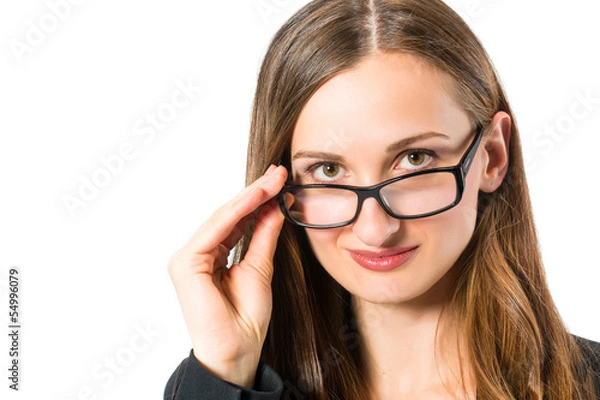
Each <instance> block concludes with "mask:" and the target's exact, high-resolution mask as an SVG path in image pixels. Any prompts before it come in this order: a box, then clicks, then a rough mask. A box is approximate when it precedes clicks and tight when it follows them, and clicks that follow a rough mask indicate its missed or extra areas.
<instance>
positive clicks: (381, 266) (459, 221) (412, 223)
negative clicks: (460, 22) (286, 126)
mask: <svg viewBox="0 0 600 400" xmlns="http://www.w3.org/2000/svg"><path fill="white" fill-rule="evenodd" d="M443 79H444V78H443V77H442V75H441V73H438V72H436V70H434V69H433V68H431V67H430V66H428V65H426V64H425V63H423V62H421V61H420V60H419V59H417V58H415V57H414V56H411V55H407V54H402V53H387V54H378V55H374V56H370V57H368V58H366V59H364V60H363V61H362V62H361V63H360V64H358V65H357V66H356V67H355V68H353V69H351V70H347V71H344V72H342V73H340V74H338V75H336V76H335V77H333V78H332V79H330V80H329V81H327V82H326V83H325V84H324V85H322V86H321V87H320V88H319V89H318V90H317V91H316V93H315V94H314V95H313V96H312V97H311V99H310V100H309V101H308V103H307V104H306V106H305V107H304V109H303V110H302V112H301V114H300V117H299V119H298V122H297V124H296V126H295V129H294V133H293V137H292V144H291V154H292V174H293V179H294V183H296V184H309V183H335V184H344V185H357V186H368V185H374V184H377V183H380V182H382V181H384V180H387V179H390V178H393V177H396V176H399V175H402V174H406V173H409V172H413V171H417V170H420V169H425V168H433V167H443V166H453V165H455V164H457V163H458V162H459V161H460V159H461V157H462V155H463V154H464V153H465V151H466V150H467V148H468V146H469V144H470V143H471V141H472V140H473V137H474V135H475V132H474V131H473V130H472V129H471V127H470V123H469V120H468V117H467V115H466V113H465V112H464V111H463V110H462V109H461V108H460V107H459V106H458V105H457V103H456V102H455V101H454V100H453V98H452V97H451V95H450V94H449V92H448V90H447V89H448V83H447V81H446V83H444V82H443ZM407 139H410V140H407ZM480 147H481V146H480ZM482 152H483V151H482V149H481V148H480V149H478V152H477V154H476V157H475V159H474V161H473V164H472V166H471V169H470V171H469V174H468V176H467V179H466V188H465V192H464V197H463V199H462V201H461V202H460V203H459V204H458V205H457V206H456V207H454V208H452V209H450V210H449V211H446V212H443V213H441V214H438V215H435V216H432V217H428V218H423V219H416V220H398V219H395V218H393V217H391V216H389V215H388V214H387V213H386V212H385V211H384V210H383V209H382V208H381V206H380V205H379V204H378V203H377V201H376V200H375V199H374V198H368V199H366V200H365V202H364V204H363V206H362V209H361V212H360V214H359V216H358V219H357V220H356V221H355V222H354V223H353V224H352V225H349V226H345V227H341V228H333V229H322V230H321V229H311V228H307V229H306V233H307V235H308V239H309V241H310V244H311V247H312V249H313V251H314V253H315V255H316V256H317V258H318V259H319V261H320V262H321V264H322V265H323V267H324V268H325V269H326V270H327V271H328V273H329V274H330V275H331V276H332V277H333V278H334V279H335V280H336V281H338V282H339V283H340V284H341V285H342V286H343V287H344V288H346V289H347V290H348V291H349V292H350V293H352V294H353V295H355V296H357V297H358V298H360V299H363V300H365V301H368V302H374V303H394V304H398V303H408V302H425V303H431V302H432V301H439V300H441V299H442V296H444V295H445V294H446V293H447V290H448V288H449V287H450V286H451V285H452V284H453V278H452V274H449V271H450V270H451V268H452V266H453V265H454V263H455V262H456V260H457V259H458V257H459V256H460V254H461V252H462V251H463V250H464V249H465V247H466V245H467V243H468V242H469V239H470V238H471V236H472V234H473V230H474V226H475V220H476V215H477V193H478V189H479V186H480V184H481V179H482V178H481V176H482V169H483V168H484V167H483V164H484V160H483V158H482V157H483V156H482ZM424 200H427V199H424Z"/></svg>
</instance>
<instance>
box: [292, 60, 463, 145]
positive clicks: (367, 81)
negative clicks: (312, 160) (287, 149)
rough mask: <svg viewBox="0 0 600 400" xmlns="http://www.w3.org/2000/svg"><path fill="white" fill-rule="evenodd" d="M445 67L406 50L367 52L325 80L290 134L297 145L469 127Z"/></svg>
mask: <svg viewBox="0 0 600 400" xmlns="http://www.w3.org/2000/svg"><path fill="white" fill-rule="evenodd" d="M451 91H452V82H451V80H450V78H449V77H447V76H446V75H445V74H443V73H442V72H440V71H438V70H437V69H435V68H433V67H432V66H430V65H429V64H427V63H425V62H423V61H422V60H420V59H419V58H417V57H415V56H412V55H409V54H405V53H380V54H377V55H373V56H369V57H367V58H365V59H364V60H362V61H361V62H360V63H359V64H357V65H356V66H355V67H354V68H352V69H349V70H346V71H343V72H341V73H339V74H338V75H336V76H334V77H333V78H331V79H330V80H328V81H327V82H325V83H324V84H323V85H322V86H321V87H320V88H319V89H318V90H317V91H316V92H315V93H314V94H313V96H312V97H311V98H310V99H309V101H308V102H307V104H306V105H305V106H304V108H303V109H302V111H301V113H300V116H299V118H298V121H297V123H296V126H295V129H294V133H293V136H292V152H294V151H295V150H297V149H299V148H304V147H307V146H309V147H315V146H321V147H323V146H325V147H327V146H331V145H332V142H333V144H335V142H338V143H337V144H338V145H340V146H339V147H340V150H342V149H343V147H344V146H343V144H345V143H346V142H348V143H351V142H355V141H359V142H364V141H365V140H369V141H370V142H373V141H379V140H381V141H383V142H389V141H390V140H398V139H399V138H403V137H409V136H410V135H411V134H414V133H416V132H421V131H437V132H444V133H448V134H452V132H453V131H456V132H459V133H460V132H463V131H464V130H466V129H468V127H469V125H470V124H469V121H468V117H467V115H466V113H465V112H464V111H463V110H462V109H461V108H460V107H459V106H458V104H457V102H455V101H454V99H453V97H452V95H451V94H450V92H451Z"/></svg>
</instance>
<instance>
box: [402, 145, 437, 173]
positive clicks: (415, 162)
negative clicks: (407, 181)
mask: <svg viewBox="0 0 600 400" xmlns="http://www.w3.org/2000/svg"><path fill="white" fill-rule="evenodd" d="M432 159H433V157H432V156H431V154H429V153H428V152H427V151H425V150H412V151H410V152H409V153H407V154H406V155H405V156H404V157H402V160H400V166H401V167H402V168H403V169H419V168H423V167H425V166H427V165H428V164H430V163H431V160H432Z"/></svg>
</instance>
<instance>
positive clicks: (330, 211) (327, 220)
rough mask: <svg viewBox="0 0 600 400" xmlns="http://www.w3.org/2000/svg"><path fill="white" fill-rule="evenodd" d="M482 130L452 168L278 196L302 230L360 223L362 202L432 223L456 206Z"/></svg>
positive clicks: (287, 190)
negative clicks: (370, 200)
mask: <svg viewBox="0 0 600 400" xmlns="http://www.w3.org/2000/svg"><path fill="white" fill-rule="evenodd" d="M482 134H483V128H482V127H478V128H477V130H476V133H475V138H474V139H473V141H472V142H471V144H470V145H469V148H468V149H467V151H466V152H465V154H464V155H463V157H462V159H461V160H460V162H459V163H458V164H457V165H455V166H453V167H442V168H432V169H428V170H422V171H417V172H414V173H410V174H406V175H402V176H399V177H396V178H392V179H389V180H386V181H384V182H381V183H379V184H377V185H373V186H367V187H364V186H362V187H361V186H347V185H335V184H310V185H286V186H284V188H283V189H282V190H281V191H280V192H279V194H278V195H277V198H278V201H279V206H280V207H281V210H282V212H283V214H284V215H285V216H286V218H287V219H288V220H289V221H291V222H292V223H294V224H296V225H299V226H302V227H305V228H317V229H328V228H339V227H342V226H346V225H350V224H352V223H353V222H354V221H356V219H357V218H358V215H359V213H360V209H361V207H362V204H363V202H364V201H365V200H366V199H368V198H370V197H373V198H375V199H376V200H377V202H378V203H379V205H381V207H382V208H383V209H384V210H385V212H387V213H388V214H389V215H390V216H392V217H394V218H397V219H405V220H408V219H417V218H425V217H430V216H432V215H436V214H439V213H442V212H444V211H447V210H449V209H451V208H452V207H454V206H456V205H457V204H458V203H460V201H461V199H462V197H463V193H464V190H465V178H466V176H467V173H468V172H469V167H470V166H471V163H472V162H473V158H474V157H475V153H477V148H478V147H479V143H480V141H481V136H482Z"/></svg>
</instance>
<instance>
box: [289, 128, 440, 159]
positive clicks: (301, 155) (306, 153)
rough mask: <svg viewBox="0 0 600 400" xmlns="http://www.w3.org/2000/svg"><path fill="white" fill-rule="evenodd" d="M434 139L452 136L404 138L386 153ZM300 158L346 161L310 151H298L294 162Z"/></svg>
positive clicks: (337, 156)
mask: <svg viewBox="0 0 600 400" xmlns="http://www.w3.org/2000/svg"><path fill="white" fill-rule="evenodd" d="M432 137H439V138H442V139H446V140H450V136H448V135H446V134H444V133H440V132H433V131H428V132H422V133H419V134H417V135H415V136H411V137H408V138H404V139H400V140H398V141H397V142H394V143H392V144H390V145H389V146H388V147H387V148H386V149H385V151H386V153H394V152H397V151H399V150H400V149H402V148H404V147H408V146H410V145H412V144H413V143H416V142H419V141H422V140H426V139H430V138H432ZM299 158H317V159H327V160H330V161H336V162H340V161H343V160H344V157H343V156H341V155H339V154H334V153H327V152H324V151H310V150H300V151H298V152H297V153H296V154H294V155H293V157H292V161H293V160H297V159H299Z"/></svg>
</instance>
